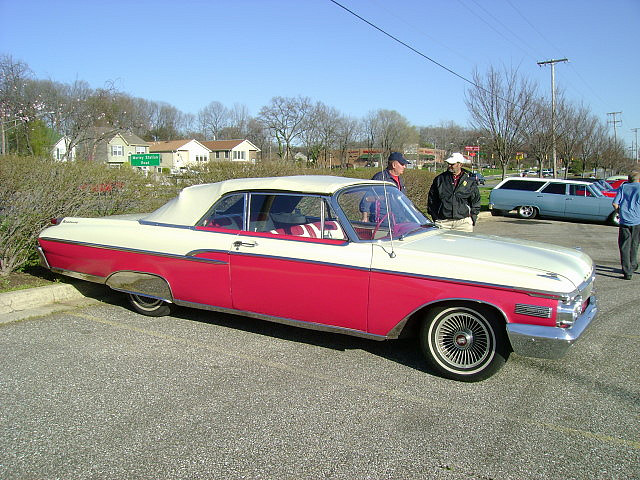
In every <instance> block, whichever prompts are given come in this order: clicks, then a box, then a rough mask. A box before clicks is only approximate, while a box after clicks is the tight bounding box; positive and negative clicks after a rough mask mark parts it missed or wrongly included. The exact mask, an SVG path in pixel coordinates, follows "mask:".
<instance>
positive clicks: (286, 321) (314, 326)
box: [174, 299, 388, 341]
mask: <svg viewBox="0 0 640 480" xmlns="http://www.w3.org/2000/svg"><path fill="white" fill-rule="evenodd" d="M174 303H175V304H176V305H181V306H183V307H189V308H197V309H199V310H210V311H213V312H223V313H231V314H233V315H242V316H243V317H250V318H257V319H259V320H266V321H268V322H273V323H280V324H282V325H289V326H292V327H300V328H306V329H308V330H317V331H321V332H331V333H340V334H343V335H351V336H353V337H360V338H367V339H369V340H376V341H383V340H387V338H388V337H385V336H384V335H376V334H373V333H367V332H363V331H361V330H354V329H351V328H345V327H336V326H333V325H324V324H321V323H311V322H303V321H300V320H292V319H290V318H283V317H274V316H271V315H264V314H261V313H254V312H247V311H244V310H235V309H233V308H223V307H216V306H212V305H205V304H202V303H193V302H185V301H183V300H178V299H175V300H174Z"/></svg>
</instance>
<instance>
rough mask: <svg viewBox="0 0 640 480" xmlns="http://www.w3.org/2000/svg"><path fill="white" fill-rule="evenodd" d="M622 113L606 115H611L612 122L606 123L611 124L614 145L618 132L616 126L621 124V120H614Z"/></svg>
mask: <svg viewBox="0 0 640 480" xmlns="http://www.w3.org/2000/svg"><path fill="white" fill-rule="evenodd" d="M621 113H622V112H609V113H607V115H613V120H609V121H608V122H607V123H613V141H614V143H615V145H616V146H617V145H618V130H617V129H616V125H618V124H619V123H622V120H616V115H620V114H621Z"/></svg>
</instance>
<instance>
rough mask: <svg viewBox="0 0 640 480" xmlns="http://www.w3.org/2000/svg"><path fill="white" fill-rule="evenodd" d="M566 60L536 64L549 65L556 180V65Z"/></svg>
mask: <svg viewBox="0 0 640 480" xmlns="http://www.w3.org/2000/svg"><path fill="white" fill-rule="evenodd" d="M568 61H569V60H568V59H566V58H561V59H558V60H553V59H552V60H546V61H544V62H538V65H539V66H542V65H551V145H552V147H553V178H556V176H557V172H558V168H557V166H558V165H557V163H558V159H557V154H556V63H560V62H568Z"/></svg>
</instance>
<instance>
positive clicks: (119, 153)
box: [111, 145, 124, 157]
mask: <svg viewBox="0 0 640 480" xmlns="http://www.w3.org/2000/svg"><path fill="white" fill-rule="evenodd" d="M111 156H113V157H124V146H123V145H111Z"/></svg>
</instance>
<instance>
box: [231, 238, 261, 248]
mask: <svg viewBox="0 0 640 480" xmlns="http://www.w3.org/2000/svg"><path fill="white" fill-rule="evenodd" d="M233 246H234V247H235V249H236V250H238V249H239V248H240V247H257V246H258V242H243V241H242V240H236V241H235V242H233Z"/></svg>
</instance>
